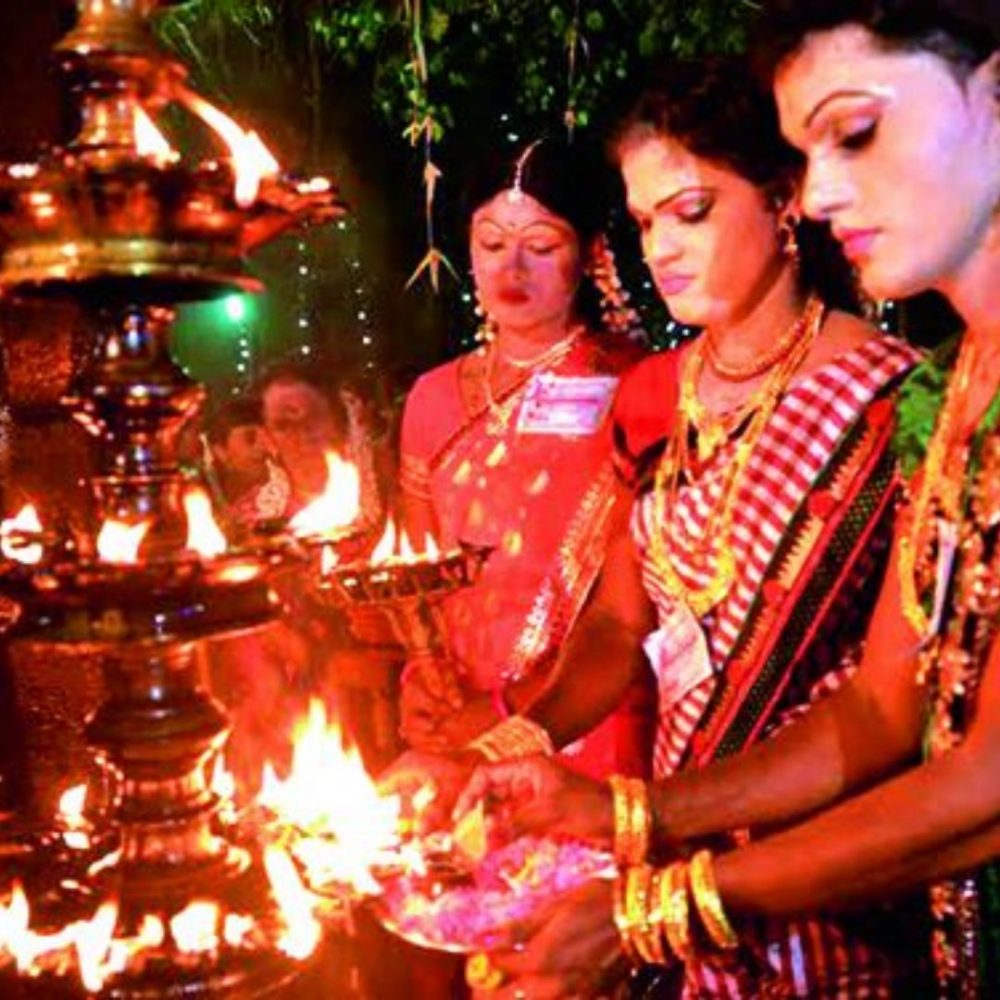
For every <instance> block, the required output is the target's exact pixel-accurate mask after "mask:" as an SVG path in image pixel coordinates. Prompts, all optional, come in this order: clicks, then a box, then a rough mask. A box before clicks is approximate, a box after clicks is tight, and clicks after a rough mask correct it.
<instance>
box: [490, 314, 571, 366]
mask: <svg viewBox="0 0 1000 1000" xmlns="http://www.w3.org/2000/svg"><path fill="white" fill-rule="evenodd" d="M579 329H580V324H579V323H578V322H577V321H576V320H575V319H574V318H573V317H572V316H564V317H561V318H560V319H558V320H556V321H553V322H551V323H538V324H535V325H534V326H530V327H518V328H516V329H514V328H511V327H500V329H498V330H497V341H496V342H497V347H498V348H499V350H500V352H501V353H502V354H503V355H504V356H505V357H507V358H508V359H514V360H517V361H530V360H531V359H532V358H533V357H536V356H537V355H539V354H543V353H544V352H545V351H547V350H548V349H549V348H551V347H555V346H556V345H557V344H559V343H561V342H562V341H565V340H568V339H569V338H571V337H573V336H574V335H575V334H576V333H577V332H578V330H579Z"/></svg>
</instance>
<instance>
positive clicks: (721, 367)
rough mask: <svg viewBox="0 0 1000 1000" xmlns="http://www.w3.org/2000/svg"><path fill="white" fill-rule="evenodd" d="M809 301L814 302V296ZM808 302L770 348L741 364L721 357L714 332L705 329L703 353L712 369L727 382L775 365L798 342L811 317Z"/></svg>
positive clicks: (761, 371)
mask: <svg viewBox="0 0 1000 1000" xmlns="http://www.w3.org/2000/svg"><path fill="white" fill-rule="evenodd" d="M811 301H813V302H815V298H813V299H812V300H811ZM809 307H810V303H806V308H805V309H804V310H803V312H802V314H801V315H800V316H798V317H796V319H795V321H794V322H793V323H792V324H791V325H790V326H789V328H788V329H787V330H786V331H785V334H784V336H782V337H780V338H779V339H778V342H777V343H776V344H775V345H774V347H772V348H771V350H769V351H767V352H765V353H764V354H759V355H755V356H754V357H753V359H752V360H750V361H748V362H745V363H744V364H742V365H738V364H733V363H731V362H728V361H724V360H723V359H722V355H721V353H720V351H719V345H718V343H717V342H716V339H715V334H713V332H712V331H711V330H706V331H705V336H704V340H705V354H706V357H707V359H708V364H709V366H710V367H711V369H712V371H713V372H715V374H716V375H718V376H719V378H721V379H725V380H726V381H727V382H749V381H750V379H752V378H757V376H758V375H763V374H764V372H766V371H767V370H768V369H769V368H772V367H773V366H774V365H776V364H777V363H778V362H779V361H780V360H781V359H782V358H783V357H784V356H785V355H786V354H788V352H789V351H790V350H791V349H792V348H793V347H794V346H795V345H796V344H797V343H798V342H799V339H800V338H801V336H802V331H803V330H804V329H805V327H806V324H807V323H808V322H809V321H810V319H811V314H810V308H809Z"/></svg>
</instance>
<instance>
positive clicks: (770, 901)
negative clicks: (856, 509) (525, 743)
mask: <svg viewBox="0 0 1000 1000" xmlns="http://www.w3.org/2000/svg"><path fill="white" fill-rule="evenodd" d="M763 28H764V31H763V32H762V37H764V38H766V41H767V45H766V51H767V52H768V53H769V55H770V58H769V62H768V65H769V66H770V67H771V70H772V72H773V73H774V80H775V89H776V95H777V99H778V107H779V111H780V118H781V123H782V127H783V129H784V132H785V134H786V135H787V136H788V138H789V139H790V140H791V141H792V142H793V143H794V144H795V145H796V146H797V147H798V148H799V149H800V150H801V151H802V152H803V153H804V154H805V156H806V158H807V171H806V175H805V182H804V186H803V193H802V201H803V206H804V208H805V210H806V211H807V213H808V214H809V215H810V216H812V217H813V218H816V219H819V220H823V221H825V222H828V223H830V224H832V229H833V233H834V235H835V236H836V237H837V238H838V240H839V241H840V242H841V244H842V246H843V248H844V250H845V252H846V253H847V255H848V257H849V258H850V259H851V260H852V261H853V262H854V263H855V265H856V267H857V270H858V274H859V277H860V279H861V282H862V283H863V285H864V287H865V289H866V291H867V292H868V293H869V294H871V295H873V296H875V297H877V298H882V297H888V296H893V297H900V296H905V295H909V294H913V293H916V292H918V291H923V290H927V289H935V290H937V291H939V292H941V293H943V294H944V295H945V296H946V297H947V298H948V299H949V300H950V302H951V304H952V305H953V306H954V308H955V309H956V311H957V312H958V313H959V315H960V316H961V318H962V319H963V321H964V322H965V330H964V332H963V333H962V334H961V336H960V337H959V338H958V339H957V340H956V341H955V342H951V343H946V344H944V345H942V347H941V348H940V349H939V350H938V351H936V352H935V354H934V356H932V357H931V358H929V359H928V360H926V361H925V362H923V363H922V364H921V365H920V366H919V367H918V368H917V369H916V370H915V371H914V372H913V373H912V374H911V375H910V377H909V378H908V380H907V382H906V384H905V386H904V387H903V389H902V391H901V400H902V401H901V403H900V407H899V414H898V427H897V430H896V434H895V441H894V445H895V450H896V452H897V454H898V456H899V458H900V471H901V478H902V479H903V480H904V484H905V488H904V492H903V500H902V503H901V504H900V509H899V512H898V515H897V518H896V522H895V536H894V542H893V549H892V554H891V558H890V564H889V571H888V573H886V575H885V580H884V585H883V586H882V589H881V593H880V596H879V599H878V602H877V605H876V608H875V611H874V615H873V617H872V620H871V623H870V626H869V629H868V632H867V636H866V640H865V643H864V648H863V654H862V659H861V662H860V666H859V667H858V669H857V671H856V672H855V673H854V674H853V675H852V677H851V678H850V679H848V680H846V682H844V683H843V684H841V685H840V686H839V689H838V690H836V691H835V692H834V693H833V694H832V695H831V696H830V697H829V698H827V699H826V700H825V701H824V702H823V703H822V704H820V705H818V706H816V707H815V708H814V709H813V710H812V711H810V712H809V713H808V714H807V715H806V716H805V718H804V719H802V720H798V721H796V722H794V723H793V724H791V725H788V726H787V727H786V728H784V729H783V730H782V731H781V732H779V733H778V734H777V735H775V737H774V738H773V739H771V740H766V741H763V742H760V743H759V745H757V746H756V747H754V748H752V749H750V750H748V752H746V753H742V754H736V753H734V751H736V750H739V749H742V748H741V747H738V746H736V745H734V744H732V745H730V746H729V747H728V748H727V747H725V745H724V744H723V747H722V750H723V752H722V753H721V754H719V756H722V757H724V758H726V759H724V760H721V761H719V762H717V763H714V764H712V765H711V766H708V767H701V768H691V767H685V766H683V765H684V763H685V761H684V758H683V757H682V758H680V763H681V765H682V766H681V769H680V770H679V771H678V772H676V773H675V774H673V775H669V776H667V777H666V778H665V779H664V780H661V781H659V782H657V783H655V784H654V785H653V786H652V788H646V787H643V786H634V785H630V784H628V783H621V782H617V783H612V785H611V787H610V788H609V787H607V786H604V787H601V786H599V785H597V784H596V783H587V782H584V781H583V780H582V779H581V778H579V777H578V776H573V775H569V774H567V773H565V772H564V771H562V770H561V769H560V768H558V766H557V765H555V764H554V763H552V762H551V761H548V760H546V759H544V758H542V757H536V758H532V759H531V760H526V761H523V762H517V761H515V762H507V763H500V764H495V765H490V766H487V767H484V768H481V769H480V770H479V772H478V773H477V775H476V777H475V778H474V779H473V782H472V785H471V786H470V787H469V788H468V789H467V790H466V792H465V793H464V795H463V796H462V798H461V799H460V801H459V804H458V810H459V811H464V810H465V809H466V808H467V807H468V805H469V804H470V803H471V802H472V801H473V800H475V799H478V798H479V797H482V796H483V795H485V794H487V793H488V795H489V796H490V798H491V799H493V800H497V799H501V800H502V799H504V798H506V799H508V803H507V807H508V809H509V810H512V812H513V818H512V820H511V822H513V824H514V825H515V826H516V828H517V829H519V830H545V831H547V832H549V833H554V832H558V831H560V830H562V831H565V832H569V833H573V834H575V835H577V836H584V837H589V838H591V839H596V840H598V841H600V842H603V843H607V844H608V845H609V846H610V845H612V843H613V844H614V847H615V849H616V853H618V854H619V856H620V857H621V858H622V859H623V861H624V862H625V863H626V864H628V866H629V867H628V869H627V874H624V875H621V876H619V879H618V882H617V883H616V886H617V888H616V889H612V888H611V887H610V886H607V885H603V884H595V885H592V886H589V887H587V888H586V889H585V890H584V891H583V892H581V893H579V894H577V895H576V896H575V897H574V898H571V899H569V900H564V901H561V902H559V903H557V904H556V906H555V908H554V909H553V910H551V911H549V912H547V913H546V914H544V923H540V924H539V925H538V927H532V928H528V927H526V928H522V929H521V934H522V935H523V933H524V932H528V933H529V934H530V933H531V932H532V931H537V933H535V934H534V936H533V937H531V939H530V941H529V942H528V943H527V945H526V947H521V948H520V949H518V950H517V951H516V952H514V953H512V954H510V955H506V956H504V955H500V956H495V958H494V964H495V965H496V966H497V967H498V968H499V969H501V970H503V971H504V972H506V973H507V975H508V976H510V977H511V979H510V980H509V981H508V984H507V986H506V990H507V991H508V994H509V995H518V996H531V997H535V996H543V995H545V996H555V995H565V994H566V993H572V992H577V993H579V992H587V990H586V989H581V988H578V987H580V984H587V983H592V982H593V980H592V979H589V978H588V975H589V970H591V969H593V968H597V967H599V966H600V965H601V964H602V963H603V962H605V961H606V960H608V959H609V958H610V957H612V956H614V955H617V953H618V951H619V950H620V949H621V948H622V946H623V945H624V946H625V947H626V948H627V949H633V950H634V953H636V954H637V955H638V956H639V957H640V958H641V957H643V956H646V957H649V956H650V955H653V957H656V954H655V953H656V952H657V949H660V951H661V953H663V954H664V955H665V956H667V957H668V958H670V960H671V961H672V962H673V963H675V964H676V963H677V962H678V961H679V958H680V959H684V958H686V959H687V960H688V961H687V966H688V969H690V968H691V966H692V964H693V965H698V964H700V963H701V962H702V961H703V960H704V957H705V956H710V957H711V959H714V958H716V957H723V958H724V957H725V956H729V957H730V958H736V957H737V956H740V955H741V954H744V953H745V952H746V951H747V950H748V949H752V948H753V943H754V937H755V930H754V928H755V926H759V922H760V921H762V920H763V921H765V922H768V921H774V920H786V921H790V923H789V924H788V926H790V927H793V928H794V927H796V926H797V927H800V928H803V931H802V932H800V933H798V935H797V937H796V938H795V939H794V941H793V942H790V943H791V944H792V947H791V951H790V952H789V958H790V959H791V964H790V965H789V966H788V968H789V973H790V975H789V978H788V980H787V981H786V982H783V983H782V982H777V983H776V982H775V981H774V980H773V978H770V977H765V979H763V980H762V981H758V982H757V983H750V982H747V983H745V984H744V985H745V988H744V985H737V987H736V995H748V996H749V995H754V996H757V995H763V996H771V995H782V996H785V995H797V996H810V997H812V996H845V997H847V996H881V995H885V996H889V995H898V996H911V995H921V993H920V992H918V990H920V989H921V988H919V987H917V986H913V987H911V988H910V989H909V990H908V991H901V990H900V989H899V988H898V987H897V988H896V990H895V991H893V990H892V988H891V984H890V983H889V982H887V981H886V980H884V979H882V978H881V977H879V976H877V975H874V976H872V977H871V978H869V979H867V980H855V981H853V982H851V981H848V980H841V981H839V982H838V981H827V982H825V983H817V981H816V980H815V979H814V978H813V979H811V978H810V977H811V976H814V974H815V972H816V969H817V966H818V967H819V969H820V970H821V971H823V972H828V971H829V969H830V967H831V966H830V963H831V962H836V955H835V954H830V953H828V952H827V951H826V950H825V949H824V948H823V947H822V946H821V944H820V942H819V941H818V939H817V938H816V937H815V936H814V933H813V932H812V931H806V930H804V928H805V927H806V926H807V922H805V921H801V920H800V919H799V916H798V915H801V914H803V913H816V914H819V913H825V914H829V913H842V912H844V911H845V910H852V909H856V908H857V907H860V906H864V905H867V906H871V905H872V904H873V903H880V902H882V901H884V900H887V899H895V898H898V897H899V896H900V895H901V894H903V893H906V892H910V891H914V890H916V889H919V888H920V887H923V886H926V885H928V884H930V885H931V886H932V888H931V896H930V899H931V916H932V918H933V925H932V931H931V934H930V935H929V937H928V938H927V939H926V940H925V943H924V945H923V948H922V950H923V952H924V953H926V954H928V955H929V956H930V957H932V958H933V961H934V965H935V966H936V971H937V985H936V986H935V987H934V988H933V992H934V994H935V995H938V996H961V997H994V996H998V995H1000V873H998V870H997V868H998V866H997V863H996V859H997V857H998V855H1000V782H998V781H997V777H996V776H997V774H998V773H1000V770H998V768H1000V739H998V734H1000V685H998V683H997V676H996V675H997V674H998V671H1000V637H998V633H997V625H998V621H1000V619H998V613H1000V537H998V536H1000V489H998V484H1000V431H998V420H1000V391H998V390H1000V367H998V365H997V360H998V359H997V346H996V345H997V336H998V334H1000V325H998V319H997V317H1000V4H997V3H996V2H995V0H952V2H949V0H909V2H899V0H897V2H893V0H884V2H883V0H794V2H793V0H771V2H770V3H769V4H768V5H767V8H766V13H765V18H764V21H763ZM627 171H628V167H627V165H626V176H627ZM807 377H808V376H807ZM800 384H801V383H800ZM794 391H795V386H793V387H792V389H791V390H789V392H788V393H787V394H786V398H788V396H790V395H792V394H793V393H794ZM641 507H642V501H640V507H639V509H640V510H641ZM820 513H821V517H825V516H826V514H827V512H826V511H822V512H820ZM759 523H760V524H763V522H759ZM654 527H655V525H654V524H652V523H648V524H647V526H646V530H647V533H648V532H649V531H650V530H652V529H653V528H654ZM641 528H642V525H641V524H640V529H641ZM769 533H770V532H769V530H768V529H767V527H766V526H764V527H761V528H760V529H759V531H758V533H757V534H758V536H759V537H758V539H755V540H763V539H766V538H767V536H768V535H769ZM734 537H735V536H734ZM802 558H803V555H802V551H801V550H795V551H793V552H789V553H788V554H787V559H788V562H787V564H786V565H789V566H790V565H793V564H795V563H797V562H800V561H801V560H802ZM746 565H747V563H746V562H745V561H744V560H742V559H741V560H740V562H739V563H738V568H737V575H738V574H739V573H740V572H742V571H744V570H745V567H746ZM727 599H729V598H727ZM780 599H781V594H780V593H779V592H778V591H777V589H775V591H774V593H772V594H770V595H769V594H767V593H764V595H763V603H765V604H767V603H769V602H771V601H779V600H780ZM751 614H753V609H751ZM765 628H773V626H771V624H770V622H769V621H766V620H765ZM786 628H787V626H786ZM753 700H754V702H755V704H756V705H757V706H758V707H759V705H760V702H759V701H757V700H756V699H753ZM738 702H739V692H738V691H737V692H736V693H735V694H734V695H733V696H732V698H731V699H728V700H723V701H722V702H721V703H719V704H718V705H717V707H716V709H715V713H714V718H715V719H719V718H725V719H731V718H735V717H736V715H735V714H734V712H735V713H736V714H738V713H739V711H740V709H739V708H737V707H735V706H736V705H737V704H738ZM709 711H710V713H711V711H712V709H711V705H710V708H709ZM529 714H531V713H530V712H529ZM550 717H551V718H555V717H556V716H555V712H554V710H553V711H552V715H551V716H550ZM536 718H537V719H539V721H541V717H540V716H539V715H536ZM707 728H708V731H712V729H713V724H712V716H711V715H710V717H709V723H708V727H707ZM555 734H556V736H557V737H558V735H559V730H558V729H557V728H556V729H555ZM700 736H701V733H700V731H699V732H696V733H695V735H694V737H693V741H692V745H693V751H689V753H693V755H694V757H695V758H696V760H698V761H699V762H702V763H708V762H709V759H710V758H711V756H713V755H712V754H711V753H709V754H707V755H706V753H705V750H706V749H708V747H707V745H706V743H705V742H703V741H702V739H701V738H700ZM666 750H667V756H666V757H665V758H663V757H661V761H662V760H666V761H667V763H668V766H669V764H670V762H671V761H673V760H676V759H677V758H675V757H672V756H670V752H671V750H672V747H671V746H668V747H667V748H666ZM921 756H923V760H921ZM739 828H747V829H754V830H758V829H760V830H764V831H768V832H769V835H767V834H766V835H764V836H761V837H748V838H747V839H748V842H747V843H743V844H741V845H739V846H737V847H735V849H729V848H727V847H726V846H725V845H724V843H723V844H722V849H721V851H719V847H720V842H719V841H718V840H716V841H715V842H714V843H713V844H712V846H711V847H710V849H709V851H706V850H703V849H700V850H697V852H696V853H695V854H694V856H693V857H691V856H690V854H689V851H688V849H687V845H692V846H693V847H698V846H699V845H702V844H704V843H705V841H706V839H710V838H712V837H713V836H717V835H718V834H720V833H722V832H724V831H729V830H733V829H739ZM769 828H770V830H769ZM775 828H778V831H779V832H774V830H775ZM716 851H718V853H711V852H716ZM657 852H660V853H662V854H665V855H666V856H667V857H668V858H670V857H675V858H676V857H677V856H678V855H680V856H681V858H682V860H679V861H673V862H671V863H670V864H669V865H668V866H667V867H666V868H665V869H662V870H651V869H648V868H645V867H644V863H645V862H646V861H647V860H648V855H649V854H650V853H652V855H653V857H654V858H655V857H656V853H657ZM688 857H690V860H687V858H688ZM653 889H659V890H660V891H659V892H658V893H657V892H654V891H652V890H653ZM614 918H617V920H615V919H614ZM808 923H812V924H813V926H817V924H815V923H813V922H812V921H809V922H808ZM884 923H885V925H886V928H885V929H886V930H888V931H889V932H890V933H898V932H899V931H900V930H901V928H899V927H897V926H896V925H894V924H893V923H892V922H891V921H890V918H888V917H886V918H885V919H884ZM616 924H617V925H616ZM539 927H540V929H538V928H539ZM661 931H662V936H661V933H660V932H661ZM779 949H780V946H779ZM779 949H776V950H774V951H771V952H769V953H768V954H769V958H771V959H772V960H773V961H772V966H773V967H777V966H778V965H780V963H781V957H780V951H779ZM718 987H719V981H718V980H716V981H715V984H712V985H710V984H708V983H707V982H705V981H703V982H702V983H701V985H700V986H699V987H698V988H697V990H696V991H694V992H697V994H698V995H733V994H732V992H731V990H730V984H723V985H722V988H721V989H720V988H718Z"/></svg>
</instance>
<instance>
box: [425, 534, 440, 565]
mask: <svg viewBox="0 0 1000 1000" xmlns="http://www.w3.org/2000/svg"><path fill="white" fill-rule="evenodd" d="M424 556H425V558H427V559H430V560H434V559H438V558H440V556H441V549H440V548H439V547H438V543H437V542H436V541H434V536H433V535H431V534H426V535H424Z"/></svg>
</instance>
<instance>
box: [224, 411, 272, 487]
mask: <svg viewBox="0 0 1000 1000" xmlns="http://www.w3.org/2000/svg"><path fill="white" fill-rule="evenodd" d="M212 451H213V453H214V455H215V458H216V460H217V461H219V462H221V463H222V466H223V468H224V469H225V471H226V473H228V474H230V475H232V476H238V477H239V478H241V479H247V480H251V481H253V480H258V479H261V480H262V479H266V478H267V456H268V453H269V447H268V440H267V434H266V432H265V430H264V428H263V426H262V425H261V424H240V425H238V426H236V427H233V428H231V429H230V431H229V433H228V434H227V435H226V439H225V441H223V442H222V443H220V444H216V445H213V447H212Z"/></svg>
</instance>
